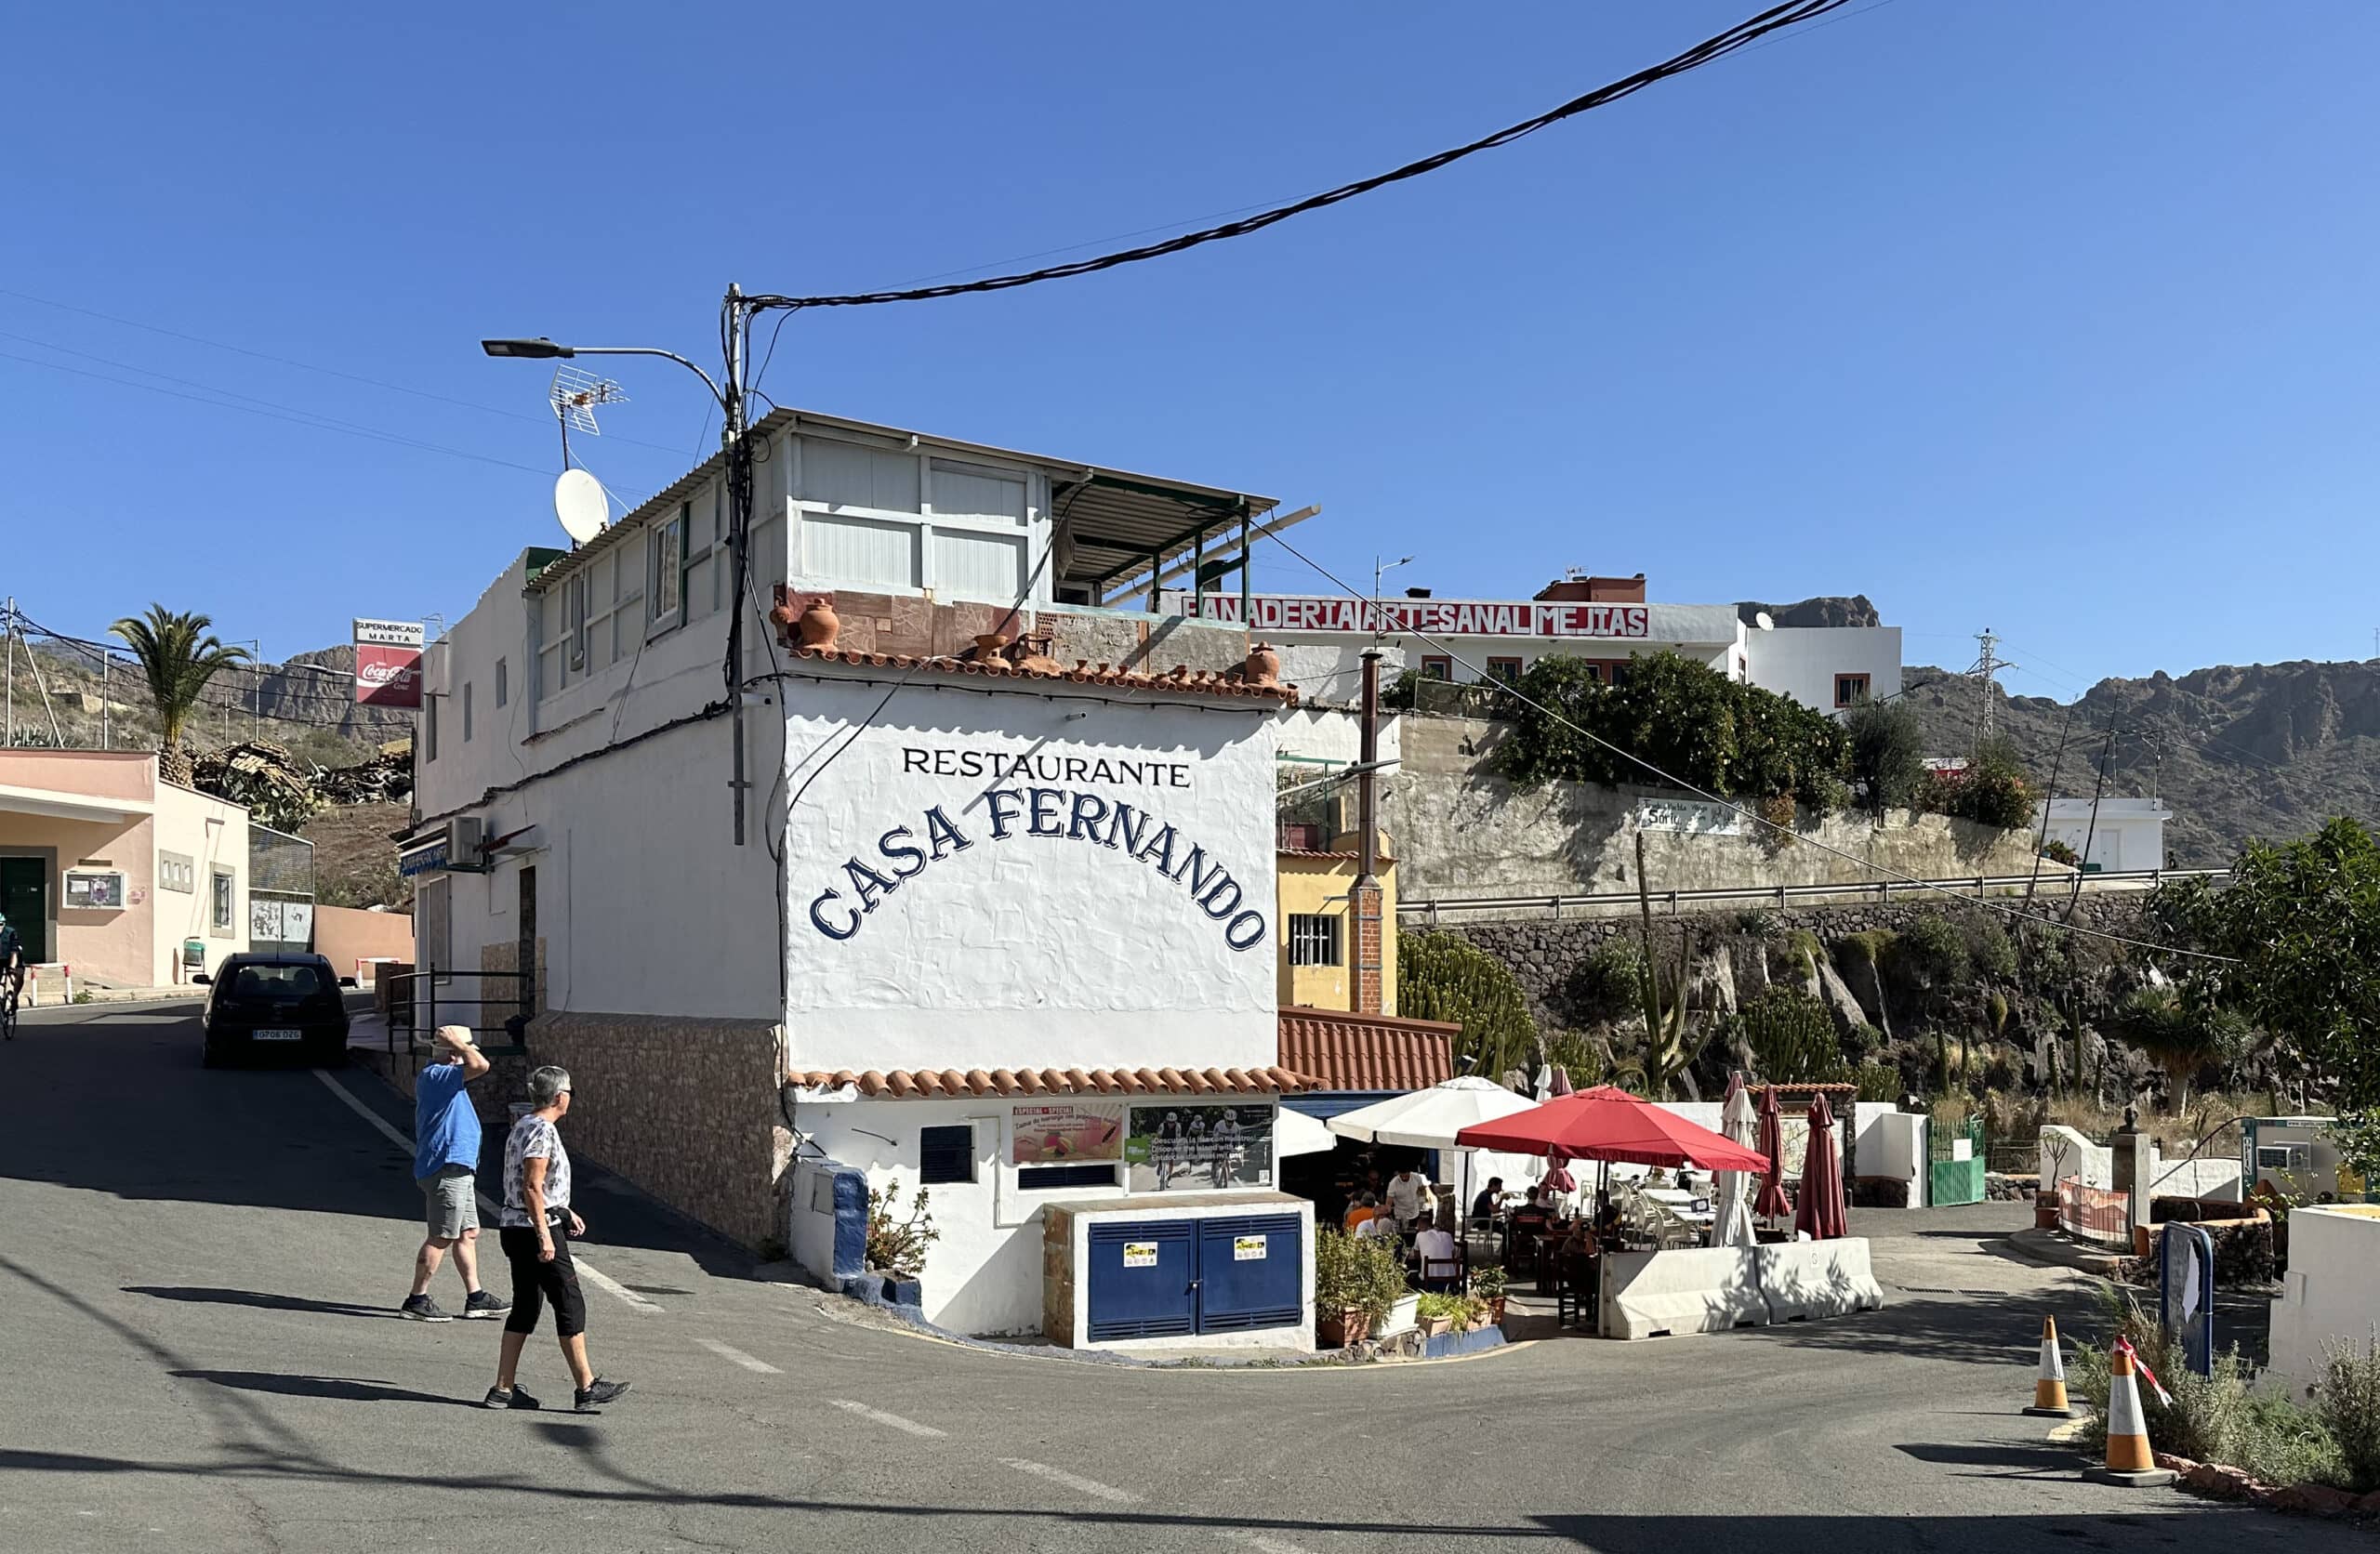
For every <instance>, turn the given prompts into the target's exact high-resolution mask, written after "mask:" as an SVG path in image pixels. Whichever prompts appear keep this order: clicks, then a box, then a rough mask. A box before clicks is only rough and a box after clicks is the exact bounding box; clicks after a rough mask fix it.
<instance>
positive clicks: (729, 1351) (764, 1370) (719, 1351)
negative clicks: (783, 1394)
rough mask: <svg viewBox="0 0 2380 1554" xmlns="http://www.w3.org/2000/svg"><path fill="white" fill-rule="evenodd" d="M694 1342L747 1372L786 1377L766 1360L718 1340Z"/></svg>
mask: <svg viewBox="0 0 2380 1554" xmlns="http://www.w3.org/2000/svg"><path fill="white" fill-rule="evenodd" d="M694 1342H696V1343H698V1344H700V1345H702V1346H703V1348H705V1349H707V1350H710V1351H711V1352H712V1353H713V1354H716V1355H718V1356H719V1357H720V1358H721V1360H725V1361H727V1362H729V1363H732V1364H737V1365H741V1366H743V1367H744V1368H745V1369H746V1370H747V1371H757V1372H759V1373H760V1375H762V1376H783V1375H785V1372H783V1371H781V1370H779V1369H777V1368H776V1367H775V1366H774V1365H772V1364H770V1363H768V1362H767V1361H766V1360H755V1359H753V1358H752V1357H751V1356H750V1355H748V1354H747V1353H745V1352H744V1351H743V1350H740V1349H737V1348H735V1347H734V1345H733V1344H723V1343H721V1342H720V1341H719V1340H718V1339H717V1338H696V1339H695V1340H694Z"/></svg>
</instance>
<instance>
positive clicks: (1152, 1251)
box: [1124, 1241, 1157, 1268]
mask: <svg viewBox="0 0 2380 1554" xmlns="http://www.w3.org/2000/svg"><path fill="white" fill-rule="evenodd" d="M1124 1266H1125V1267H1126V1268H1155V1267H1156V1266H1157V1243H1156V1242H1154V1241H1128V1242H1126V1243H1124Z"/></svg>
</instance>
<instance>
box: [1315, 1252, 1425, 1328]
mask: <svg viewBox="0 0 2380 1554" xmlns="http://www.w3.org/2000/svg"><path fill="white" fill-rule="evenodd" d="M1404 1296H1405V1263H1404V1260H1403V1258H1400V1257H1399V1256H1398V1254H1397V1249H1396V1244H1395V1242H1393V1241H1385V1240H1382V1239H1381V1238H1379V1237H1377V1236H1370V1237H1367V1236H1359V1235H1342V1234H1341V1233H1340V1232H1339V1231H1331V1230H1326V1231H1322V1232H1321V1233H1320V1234H1319V1235H1317V1236H1316V1238H1315V1245H1314V1304H1315V1309H1316V1310H1317V1311H1322V1312H1326V1313H1327V1312H1331V1311H1347V1310H1355V1311H1361V1312H1362V1313H1363V1314H1364V1320H1365V1322H1367V1323H1369V1324H1377V1323H1379V1322H1380V1321H1381V1319H1382V1318H1383V1317H1385V1316H1387V1315H1388V1312H1389V1308H1390V1307H1392V1306H1395V1304H1396V1303H1397V1301H1399V1300H1400V1299H1402V1298H1404Z"/></svg>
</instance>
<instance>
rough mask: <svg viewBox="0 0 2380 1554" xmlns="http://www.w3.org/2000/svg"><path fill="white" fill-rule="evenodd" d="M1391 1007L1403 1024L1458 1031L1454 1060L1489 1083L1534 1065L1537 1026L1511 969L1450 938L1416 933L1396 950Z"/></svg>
mask: <svg viewBox="0 0 2380 1554" xmlns="http://www.w3.org/2000/svg"><path fill="white" fill-rule="evenodd" d="M1396 1007H1397V1010H1398V1012H1399V1013H1401V1014H1403V1015H1404V1016H1405V1017H1406V1018H1408V1019H1409V1020H1442V1021H1450V1022H1452V1023H1454V1024H1458V1025H1461V1027H1462V1034H1461V1036H1460V1037H1458V1038H1457V1040H1456V1042H1455V1056H1456V1057H1457V1058H1469V1059H1471V1060H1473V1064H1472V1068H1471V1071H1470V1072H1472V1073H1478V1074H1483V1075H1486V1076H1488V1077H1490V1078H1497V1077H1501V1075H1502V1074H1503V1073H1505V1071H1507V1070H1509V1069H1514V1068H1527V1067H1529V1066H1530V1065H1532V1064H1534V1063H1535V1062H1536V1060H1537V1048H1538V1044H1537V1021H1534V1020H1532V1019H1530V1018H1529V1012H1528V999H1527V996H1526V995H1525V994H1523V993H1522V991H1521V983H1520V979H1519V978H1517V977H1515V976H1514V975H1513V972H1512V968H1510V967H1508V966H1506V965H1505V964H1504V963H1503V962H1502V961H1501V960H1498V959H1497V958H1496V957H1495V956H1494V955H1489V954H1488V952H1487V951H1485V950H1483V949H1481V948H1479V946H1477V945H1476V944H1474V943H1472V942H1471V941H1469V940H1467V939H1464V938H1461V937H1460V936H1458V935H1456V934H1451V933H1417V934H1413V935H1411V936H1409V937H1408V938H1405V939H1402V940H1400V941H1399V942H1398V943H1397V946H1396Z"/></svg>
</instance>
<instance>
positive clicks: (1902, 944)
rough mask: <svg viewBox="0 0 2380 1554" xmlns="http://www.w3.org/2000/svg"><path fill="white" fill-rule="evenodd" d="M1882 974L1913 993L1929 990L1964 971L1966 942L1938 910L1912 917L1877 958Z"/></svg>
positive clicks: (1966, 958)
mask: <svg viewBox="0 0 2380 1554" xmlns="http://www.w3.org/2000/svg"><path fill="white" fill-rule="evenodd" d="M1880 958H1881V960H1882V962H1883V965H1884V973H1885V975H1887V976H1889V977H1891V978H1892V979H1893V981H1895V982H1897V983H1898V984H1899V985H1900V986H1901V987H1903V988H1906V989H1908V990H1909V991H1911V992H1912V993H1930V992H1932V991H1933V990H1934V989H1936V988H1938V987H1943V986H1947V985H1948V984H1950V983H1952V982H1956V981H1960V980H1962V979H1963V978H1964V977H1965V976H1966V974H1967V968H1968V956H1967V942H1966V938H1965V936H1964V935H1963V934H1961V933H1960V932H1959V930H1958V928H1957V927H1956V925H1954V924H1953V923H1951V921H1950V919H1949V918H1948V917H1945V916H1943V915H1941V914H1940V913H1938V912H1927V913H1923V914H1920V915H1918V916H1916V917H1914V918H1911V920H1910V924H1909V926H1908V927H1907V928H1903V929H1902V930H1901V931H1900V934H1899V935H1898V937H1897V938H1896V939H1895V940H1894V941H1893V942H1892V943H1891V944H1889V945H1887V946H1885V953H1884V955H1883V956H1881V957H1880Z"/></svg>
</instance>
